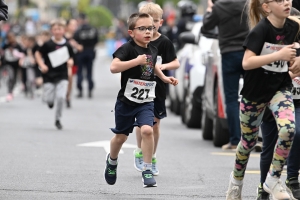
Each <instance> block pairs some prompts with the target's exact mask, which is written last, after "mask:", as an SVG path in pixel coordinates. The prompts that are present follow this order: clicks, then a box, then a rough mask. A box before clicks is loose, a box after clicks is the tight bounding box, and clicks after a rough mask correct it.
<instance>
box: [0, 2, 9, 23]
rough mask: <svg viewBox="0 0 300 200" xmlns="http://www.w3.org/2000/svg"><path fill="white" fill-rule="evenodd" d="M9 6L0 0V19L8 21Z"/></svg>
mask: <svg viewBox="0 0 300 200" xmlns="http://www.w3.org/2000/svg"><path fill="white" fill-rule="evenodd" d="M7 12H8V8H7V5H6V4H5V3H4V1H3V0H0V21H2V20H4V21H6V20H7V19H8V14H7Z"/></svg>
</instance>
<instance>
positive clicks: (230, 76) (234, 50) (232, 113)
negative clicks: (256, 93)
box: [203, 0, 249, 150]
mask: <svg viewBox="0 0 300 200" xmlns="http://www.w3.org/2000/svg"><path fill="white" fill-rule="evenodd" d="M214 2H215V3H213V2H212V0H208V2H207V4H208V6H207V10H206V13H205V14H204V18H203V28H204V29H205V30H211V29H214V28H215V27H218V29H219V37H218V39H219V46H220V50H221V55H222V77H223V87H224V93H225V103H226V115H227V121H228V127H229V134H230V137H229V138H230V139H229V143H228V144H226V145H223V146H222V149H223V150H226V149H236V146H237V144H238V143H239V141H240V137H241V128H240V120H239V102H238V95H239V94H238V92H239V91H238V90H239V79H240V77H241V75H243V74H244V70H243V66H242V60H243V56H244V49H243V42H244V40H245V38H246V36H247V35H248V31H249V28H248V25H247V12H245V11H244V6H245V4H246V2H247V0H216V1H214Z"/></svg>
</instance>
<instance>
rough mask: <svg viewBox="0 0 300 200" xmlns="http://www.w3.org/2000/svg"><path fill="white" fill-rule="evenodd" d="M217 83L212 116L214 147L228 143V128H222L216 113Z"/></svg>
mask: <svg viewBox="0 0 300 200" xmlns="http://www.w3.org/2000/svg"><path fill="white" fill-rule="evenodd" d="M218 98H219V96H218V84H216V87H215V101H214V113H215V114H214V118H213V130H212V132H213V143H214V145H215V146H216V147H221V146H222V145H224V144H226V143H228V141H229V132H228V129H225V128H223V126H222V123H221V119H220V118H219V115H218V100H219V99H218Z"/></svg>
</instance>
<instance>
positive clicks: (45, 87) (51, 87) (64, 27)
mask: <svg viewBox="0 0 300 200" xmlns="http://www.w3.org/2000/svg"><path fill="white" fill-rule="evenodd" d="M4 25H5V24H4ZM5 31H6V33H5V37H2V40H3V45H2V47H1V49H0V54H1V66H0V72H1V73H0V74H1V78H3V76H7V83H6V86H7V96H6V101H7V102H10V101H12V100H13V99H14V89H15V88H16V84H17V83H18V82H20V83H21V88H22V89H21V90H22V92H24V94H25V96H26V97H28V98H34V97H35V96H38V95H40V94H42V95H43V96H42V99H43V100H44V101H45V102H47V104H48V106H49V108H52V107H53V106H54V102H56V103H55V104H56V114H55V126H56V127H57V128H58V129H62V125H61V122H60V118H61V115H62V110H63V105H64V104H66V106H67V107H68V108H70V107H71V91H72V87H73V83H72V82H73V75H76V76H77V89H78V95H77V97H79V98H82V97H83V92H82V90H83V88H82V81H83V80H84V78H85V77H84V76H83V74H84V73H85V71H86V74H87V81H88V83H89V84H88V89H87V90H88V97H89V98H92V92H93V85H94V83H93V74H92V66H93V60H94V58H95V48H96V45H97V43H98V37H99V35H98V30H97V29H96V28H94V27H92V26H90V25H89V23H88V21H87V18H86V15H85V14H83V13H81V14H80V15H79V17H78V18H77V19H69V20H64V19H56V20H53V21H51V22H50V23H49V30H41V31H40V32H39V33H37V34H36V33H35V32H34V33H33V31H31V32H30V33H27V32H26V33H23V34H18V35H17V34H16V33H15V32H14V31H13V26H12V28H11V29H7V30H5ZM65 47H67V50H68V51H66V48H65ZM18 80H20V81H18ZM54 97H56V98H54Z"/></svg>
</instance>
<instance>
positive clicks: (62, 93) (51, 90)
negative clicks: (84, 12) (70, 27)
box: [35, 20, 74, 129]
mask: <svg viewBox="0 0 300 200" xmlns="http://www.w3.org/2000/svg"><path fill="white" fill-rule="evenodd" d="M64 29H65V21H63V20H54V21H53V22H52V23H51V32H52V34H53V36H52V37H51V39H50V40H49V41H48V42H46V43H44V44H43V45H42V46H41V47H40V48H39V49H38V51H37V52H36V53H35V57H36V61H37V63H38V64H39V67H40V69H41V71H42V73H43V80H44V81H43V82H44V94H43V100H44V101H45V102H46V103H47V104H48V106H49V108H52V107H53V105H54V100H55V98H56V99H57V107H56V114H55V126H56V127H57V128H58V129H62V125H61V123H60V118H61V115H62V109H63V104H64V102H65V99H66V94H67V87H68V68H71V67H72V66H73V64H74V62H73V58H72V57H73V54H74V53H73V49H72V47H71V45H70V44H69V43H67V40H66V39H65V38H64V37H63V36H64V31H65V30H64Z"/></svg>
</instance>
